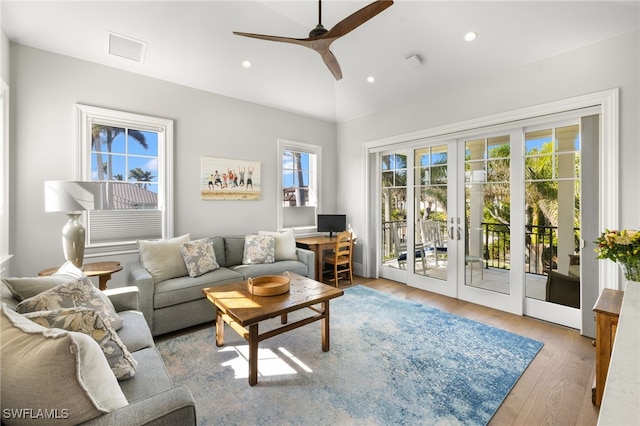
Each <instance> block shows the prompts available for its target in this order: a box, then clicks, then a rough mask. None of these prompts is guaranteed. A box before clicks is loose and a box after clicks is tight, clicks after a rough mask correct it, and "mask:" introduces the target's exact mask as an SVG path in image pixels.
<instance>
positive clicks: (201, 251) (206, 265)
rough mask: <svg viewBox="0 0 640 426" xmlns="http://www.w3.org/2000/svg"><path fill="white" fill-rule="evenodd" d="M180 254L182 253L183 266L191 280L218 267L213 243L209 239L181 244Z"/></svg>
mask: <svg viewBox="0 0 640 426" xmlns="http://www.w3.org/2000/svg"><path fill="white" fill-rule="evenodd" d="M180 253H182V258H183V259H184V264H185V265H186V266H187V271H189V276H190V277H191V278H195V277H199V276H200V275H202V274H206V273H207V272H211V271H214V270H216V269H218V268H219V267H220V265H218V262H217V261H216V252H215V251H213V242H212V241H211V240H210V239H201V240H195V241H189V242H188V243H182V245H181V246H180Z"/></svg>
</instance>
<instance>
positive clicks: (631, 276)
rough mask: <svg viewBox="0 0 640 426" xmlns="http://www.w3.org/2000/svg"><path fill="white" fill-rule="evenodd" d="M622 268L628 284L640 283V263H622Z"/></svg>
mask: <svg viewBox="0 0 640 426" xmlns="http://www.w3.org/2000/svg"><path fill="white" fill-rule="evenodd" d="M620 267H621V268H622V272H623V273H624V279H625V280H626V281H627V282H635V283H640V262H635V263H620Z"/></svg>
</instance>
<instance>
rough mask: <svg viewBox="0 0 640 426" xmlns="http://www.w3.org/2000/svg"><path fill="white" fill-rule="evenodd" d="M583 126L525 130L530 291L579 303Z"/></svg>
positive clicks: (542, 297)
mask: <svg viewBox="0 0 640 426" xmlns="http://www.w3.org/2000/svg"><path fill="white" fill-rule="evenodd" d="M579 131H580V129H579V126H578V125H577V124H576V125H572V126H566V127H559V128H552V129H546V130H541V131H535V132H527V133H526V134H525V189H526V191H525V202H526V211H525V215H526V216H525V242H526V253H525V272H526V289H525V295H526V296H527V297H530V298H534V299H539V300H546V301H547V302H551V303H558V304H562V305H566V306H573V307H576V308H577V307H579V298H580V253H579V250H580V246H579V241H580V167H581V166H580V133H579Z"/></svg>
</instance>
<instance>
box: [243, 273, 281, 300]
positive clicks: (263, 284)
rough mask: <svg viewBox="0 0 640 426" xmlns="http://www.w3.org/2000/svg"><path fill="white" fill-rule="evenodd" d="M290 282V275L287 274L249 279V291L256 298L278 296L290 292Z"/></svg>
mask: <svg viewBox="0 0 640 426" xmlns="http://www.w3.org/2000/svg"><path fill="white" fill-rule="evenodd" d="M289 281H290V278H289V274H287V273H286V272H285V275H263V276H261V277H256V278H249V279H248V280H247V290H249V293H251V294H253V295H255V296H277V295H279V294H284V293H286V292H288V291H289Z"/></svg>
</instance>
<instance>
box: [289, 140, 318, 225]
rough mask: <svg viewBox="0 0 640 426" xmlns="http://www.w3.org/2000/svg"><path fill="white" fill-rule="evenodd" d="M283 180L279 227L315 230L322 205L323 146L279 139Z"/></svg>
mask: <svg viewBox="0 0 640 426" xmlns="http://www.w3.org/2000/svg"><path fill="white" fill-rule="evenodd" d="M278 153H279V156H278V159H279V169H280V171H281V173H280V182H279V185H278V188H279V191H280V192H279V194H278V197H279V199H280V200H281V202H280V208H279V210H278V228H279V229H284V228H297V229H307V228H308V230H312V228H314V227H315V226H316V213H317V211H318V207H319V204H320V202H319V199H318V194H319V184H318V182H319V173H318V171H319V170H320V156H321V147H319V146H316V145H309V144H303V143H299V142H292V141H286V140H278Z"/></svg>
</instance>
